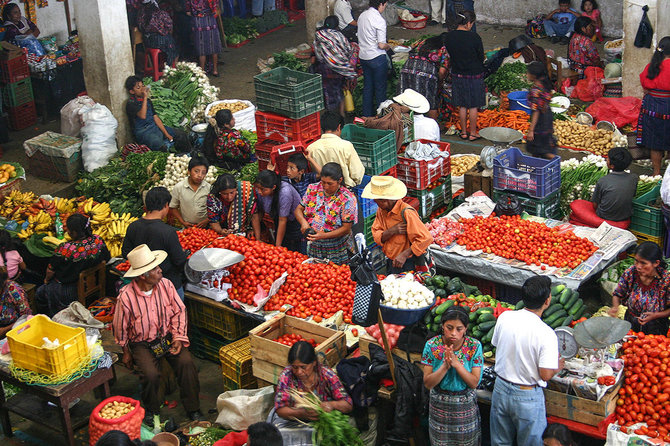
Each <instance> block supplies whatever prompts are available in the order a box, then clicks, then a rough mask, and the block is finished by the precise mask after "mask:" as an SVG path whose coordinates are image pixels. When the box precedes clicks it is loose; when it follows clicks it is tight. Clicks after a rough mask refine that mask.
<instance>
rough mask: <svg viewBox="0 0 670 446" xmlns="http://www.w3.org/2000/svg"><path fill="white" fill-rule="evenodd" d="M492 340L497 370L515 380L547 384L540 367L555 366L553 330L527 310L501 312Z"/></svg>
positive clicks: (544, 385)
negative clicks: (541, 375) (542, 377)
mask: <svg viewBox="0 0 670 446" xmlns="http://www.w3.org/2000/svg"><path fill="white" fill-rule="evenodd" d="M491 343H492V344H493V345H494V346H495V347H496V365H495V371H496V373H497V374H498V375H499V376H501V377H502V378H503V379H505V380H507V381H509V382H512V383H514V384H521V385H529V386H530V385H534V384H538V385H540V386H541V387H546V385H547V383H546V382H545V381H543V380H542V379H541V378H540V371H539V368H543V369H557V368H558V338H557V337H556V333H554V330H552V329H551V327H550V326H548V325H547V324H545V323H544V322H542V319H540V318H539V317H538V316H537V315H536V314H533V313H531V312H530V311H528V310H518V311H505V312H504V313H503V314H501V315H500V317H498V321H497V322H496V328H495V331H494V332H493V340H492V341H491Z"/></svg>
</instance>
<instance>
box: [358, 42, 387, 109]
mask: <svg viewBox="0 0 670 446" xmlns="http://www.w3.org/2000/svg"><path fill="white" fill-rule="evenodd" d="M386 60H387V59H386V54H382V55H381V56H377V57H375V58H374V59H372V60H363V59H361V65H362V66H363V116H375V115H376V114H377V107H379V104H381V103H382V102H384V101H385V100H386V78H387V76H388V65H387V64H386ZM373 96H374V100H373Z"/></svg>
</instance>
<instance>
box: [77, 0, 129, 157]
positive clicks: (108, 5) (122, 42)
mask: <svg viewBox="0 0 670 446" xmlns="http://www.w3.org/2000/svg"><path fill="white" fill-rule="evenodd" d="M74 15H75V20H76V22H77V29H78V31H79V39H80V40H79V41H80V47H81V56H82V59H83V61H84V80H85V81H86V91H87V92H88V95H89V96H90V97H91V98H93V99H94V100H95V101H96V102H99V103H101V104H103V105H105V106H107V108H109V109H110V110H111V112H112V114H113V115H114V117H115V118H116V119H117V121H119V127H118V130H117V134H116V137H117V142H118V144H119V145H123V144H125V143H127V142H129V141H130V140H131V133H130V125H129V123H128V118H127V116H126V113H125V107H124V106H125V102H126V99H127V98H128V93H127V92H126V90H125V87H124V82H125V80H126V78H127V77H128V76H130V75H132V74H133V73H134V67H133V60H132V51H131V49H130V33H129V32H128V16H127V13H126V2H125V0H75V1H74Z"/></svg>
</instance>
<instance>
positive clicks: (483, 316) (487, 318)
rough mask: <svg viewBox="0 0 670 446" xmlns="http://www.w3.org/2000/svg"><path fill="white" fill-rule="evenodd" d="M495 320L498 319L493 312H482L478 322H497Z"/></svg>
mask: <svg viewBox="0 0 670 446" xmlns="http://www.w3.org/2000/svg"><path fill="white" fill-rule="evenodd" d="M495 320H496V317H495V316H494V315H493V313H482V314H481V315H479V317H478V318H477V323H478V324H481V323H482V322H491V321H494V322H495Z"/></svg>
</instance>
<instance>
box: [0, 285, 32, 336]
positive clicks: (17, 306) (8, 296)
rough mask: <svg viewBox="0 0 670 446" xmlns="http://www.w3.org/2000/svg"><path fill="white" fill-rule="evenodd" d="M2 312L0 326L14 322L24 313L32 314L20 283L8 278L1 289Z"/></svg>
mask: <svg viewBox="0 0 670 446" xmlns="http://www.w3.org/2000/svg"><path fill="white" fill-rule="evenodd" d="M0 304H2V312H1V313H0V327H6V326H8V325H10V324H13V323H14V322H16V320H17V319H18V318H19V317H21V316H23V315H24V314H33V313H32V311H30V305H29V304H28V298H27V297H26V292H25V291H24V290H23V288H21V285H19V284H18V283H16V282H14V281H13V280H8V281H7V283H6V284H5V289H4V290H3V291H2V302H0Z"/></svg>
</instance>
